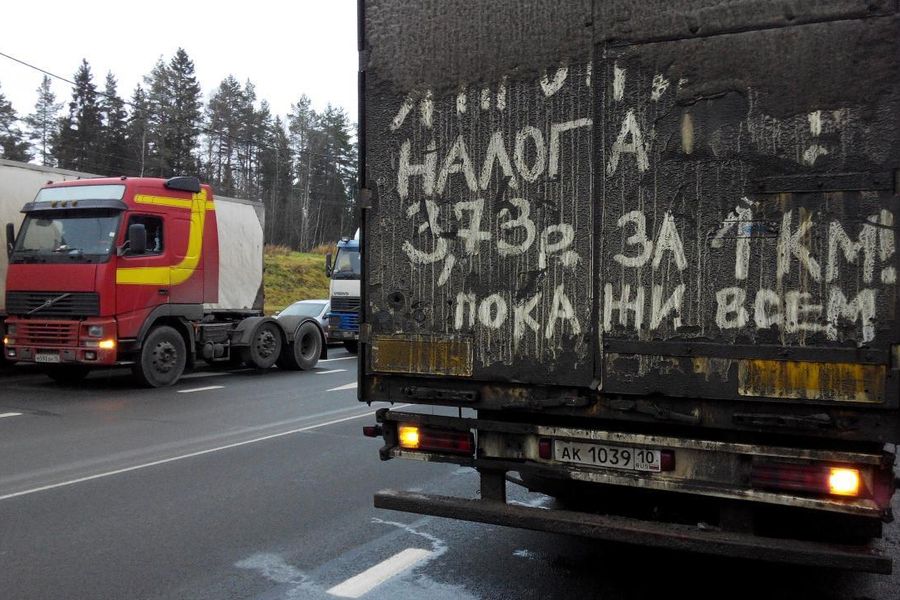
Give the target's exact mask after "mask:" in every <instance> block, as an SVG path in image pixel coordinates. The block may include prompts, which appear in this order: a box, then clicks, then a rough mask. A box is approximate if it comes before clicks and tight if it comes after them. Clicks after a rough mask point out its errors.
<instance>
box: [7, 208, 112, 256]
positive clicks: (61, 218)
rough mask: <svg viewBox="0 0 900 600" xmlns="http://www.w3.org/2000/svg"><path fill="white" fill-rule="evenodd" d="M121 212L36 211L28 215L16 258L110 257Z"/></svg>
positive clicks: (23, 226) (17, 247)
mask: <svg viewBox="0 0 900 600" xmlns="http://www.w3.org/2000/svg"><path fill="white" fill-rule="evenodd" d="M119 216H120V213H119V212H118V211H109V210H86V211H78V212H75V211H65V212H59V213H43V214H37V213H32V214H29V215H28V216H26V217H25V222H24V223H23V224H22V229H21V231H20V232H19V236H18V238H17V239H16V246H15V250H14V252H13V255H12V257H11V258H12V260H13V261H17V262H63V261H64V262H97V261H98V260H102V259H105V258H107V257H108V256H109V254H110V251H111V250H112V248H113V245H114V243H115V239H116V233H117V232H118V230H119Z"/></svg>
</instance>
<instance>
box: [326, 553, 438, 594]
mask: <svg viewBox="0 0 900 600" xmlns="http://www.w3.org/2000/svg"><path fill="white" fill-rule="evenodd" d="M432 554H434V552H433V551H431V550H425V549H424V548H407V549H406V550H403V551H402V552H398V553H397V554H395V555H394V556H392V557H390V558H389V559H387V560H385V561H382V562H380V563H378V564H377V565H375V566H374V567H371V568H369V569H366V570H365V571H363V572H362V573H360V574H359V575H355V576H353V577H351V578H350V579H347V580H346V581H344V582H342V583H339V584H338V585H336V586H334V587H333V588H331V589H330V590H328V593H329V594H331V595H332V596H338V597H340V598H359V597H360V596H362V595H364V594H366V593H368V592H369V591H371V590H372V589H374V588H376V587H378V586H379V585H381V584H382V583H384V582H385V581H387V580H389V579H391V578H392V577H395V576H397V575H399V574H400V573H402V572H404V571H406V570H408V569H411V568H412V567H414V566H415V565H417V564H418V563H420V562H422V561H423V560H425V559H427V558H430V557H431V555H432Z"/></svg>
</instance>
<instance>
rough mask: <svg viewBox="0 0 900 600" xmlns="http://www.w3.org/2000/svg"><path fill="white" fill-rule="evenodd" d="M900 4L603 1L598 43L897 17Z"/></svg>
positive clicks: (883, 0) (877, 0)
mask: <svg viewBox="0 0 900 600" xmlns="http://www.w3.org/2000/svg"><path fill="white" fill-rule="evenodd" d="M896 4H897V3H896V0H830V1H823V0H725V1H723V0H680V1H678V2H673V1H672V0H642V1H641V2H634V1H633V0H603V1H601V2H596V3H595V4H594V13H595V22H596V23H597V28H598V30H599V31H598V34H597V36H598V38H600V39H602V40H604V41H608V42H619V41H630V42H650V41H655V40H671V39H683V38H693V37H704V36H709V35H717V34H722V33H733V32H739V31H748V30H752V29H770V28H776V27H793V26H797V25H803V24H806V23H816V22H821V21H834V20H838V19H861V18H867V17H874V16H881V15H888V14H891V13H892V12H894V11H895V10H896Z"/></svg>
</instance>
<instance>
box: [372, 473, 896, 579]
mask: <svg viewBox="0 0 900 600" xmlns="http://www.w3.org/2000/svg"><path fill="white" fill-rule="evenodd" d="M375 507H376V508H383V509H388V510H398V511H402V512H411V513H417V514H425V515H432V516H436V517H446V518H451V519H462V520H466V521H475V522H478V523H489V524H493V525H504V526H508V527H517V528H522V529H531V530H534V531H546V532H550V533H561V534H566V535H574V536H580V537H587V538H594V539H599V540H604V541H609V542H619V543H626V544H636V545H641V546H651V547H656V548H662V549H668V550H679V551H689V552H697V553H701V554H713V555H719V556H726V557H731V558H744V559H752V560H764V561H766V562H778V563H787V564H796V565H806V566H816V567H828V568H835V569H847V570H854V571H867V572H871V573H883V574H889V573H891V568H892V563H891V559H890V558H889V557H885V556H883V555H881V554H880V553H879V552H878V551H877V550H874V549H872V548H871V547H867V546H866V547H857V546H844V545H836V544H826V543H821V542H812V541H804V540H793V539H777V538H767V537H760V536H758V535H750V534H746V533H737V532H729V531H721V530H717V529H707V528H700V527H692V526H687V525H680V524H673V523H659V522H653V521H643V520H640V519H633V518H629V517H621V516H611V515H596V514H591V513H583V512H574V511H567V510H557V509H554V510H545V509H541V508H532V507H526V506H519V505H512V504H507V503H506V502H503V501H499V500H489V499H482V500H471V499H464V498H453V497H449V496H438V495H431V494H421V493H417V492H400V491H394V490H383V491H381V492H378V493H377V494H375Z"/></svg>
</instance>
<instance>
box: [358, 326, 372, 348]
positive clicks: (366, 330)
mask: <svg viewBox="0 0 900 600" xmlns="http://www.w3.org/2000/svg"><path fill="white" fill-rule="evenodd" d="M371 338H372V325H371V324H369V323H360V325H359V343H360V344H368V343H369V340H370V339H371Z"/></svg>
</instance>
